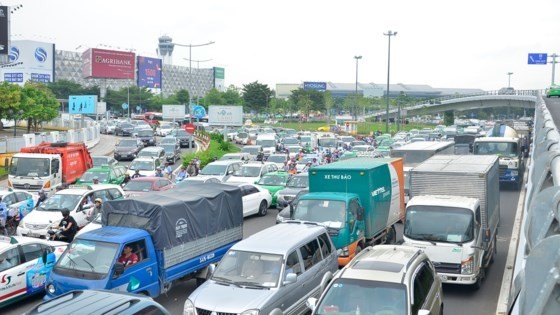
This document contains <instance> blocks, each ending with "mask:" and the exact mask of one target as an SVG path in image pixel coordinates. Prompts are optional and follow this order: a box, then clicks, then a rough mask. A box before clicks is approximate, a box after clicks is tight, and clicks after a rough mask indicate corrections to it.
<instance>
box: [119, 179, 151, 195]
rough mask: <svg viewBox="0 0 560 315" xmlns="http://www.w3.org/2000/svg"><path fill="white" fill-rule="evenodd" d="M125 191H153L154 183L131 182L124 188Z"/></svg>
mask: <svg viewBox="0 0 560 315" xmlns="http://www.w3.org/2000/svg"><path fill="white" fill-rule="evenodd" d="M123 190H124V191H146V192H147V191H151V190H152V182H148V181H142V180H131V181H130V182H128V183H127V184H126V185H125V186H124V187H123Z"/></svg>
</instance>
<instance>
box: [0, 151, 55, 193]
mask: <svg viewBox="0 0 560 315" xmlns="http://www.w3.org/2000/svg"><path fill="white" fill-rule="evenodd" d="M62 183H63V181H62V167H61V157H60V155H54V154H36V153H17V154H15V155H14V156H12V161H11V164H10V172H9V175H8V186H9V187H12V188H14V189H22V190H27V191H32V192H38V191H39V190H41V189H44V190H45V191H47V192H48V194H52V193H54V189H55V187H57V186H60V185H61V184H62Z"/></svg>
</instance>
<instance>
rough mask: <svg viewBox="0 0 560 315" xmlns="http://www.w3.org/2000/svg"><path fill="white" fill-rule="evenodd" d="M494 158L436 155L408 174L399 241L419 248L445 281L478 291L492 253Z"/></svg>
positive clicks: (496, 207) (496, 196)
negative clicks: (408, 189)
mask: <svg viewBox="0 0 560 315" xmlns="http://www.w3.org/2000/svg"><path fill="white" fill-rule="evenodd" d="M498 168H499V167H498V156H496V155H493V156H492V155H479V156H477V155H436V156H433V157H431V158H430V159H428V160H426V161H425V162H424V163H422V164H420V165H418V166H416V167H415V168H414V169H412V171H411V173H410V176H411V177H410V188H411V189H410V194H411V199H410V201H409V202H408V204H407V206H406V216H405V223H404V233H403V240H404V244H405V245H410V246H415V247H418V248H421V249H423V250H424V251H425V252H426V253H427V254H428V256H429V257H430V260H431V261H432V262H433V264H434V266H435V268H436V271H437V272H438V275H439V277H440V278H441V280H442V282H443V283H454V284H463V285H474V287H475V288H477V289H478V288H480V286H481V284H482V281H483V280H484V278H485V277H486V268H487V267H488V265H489V264H490V263H491V262H493V260H494V257H495V255H496V251H497V247H496V235H497V233H498V223H499V222H500V188H499V181H498Z"/></svg>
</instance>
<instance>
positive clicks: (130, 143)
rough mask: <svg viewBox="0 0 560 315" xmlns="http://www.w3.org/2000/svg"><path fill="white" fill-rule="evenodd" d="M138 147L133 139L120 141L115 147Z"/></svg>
mask: <svg viewBox="0 0 560 315" xmlns="http://www.w3.org/2000/svg"><path fill="white" fill-rule="evenodd" d="M137 145H138V142H137V141H136V140H133V139H129V140H126V139H125V140H121V142H119V144H118V145H117V146H118V147H135V146H137Z"/></svg>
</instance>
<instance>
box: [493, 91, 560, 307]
mask: <svg viewBox="0 0 560 315" xmlns="http://www.w3.org/2000/svg"><path fill="white" fill-rule="evenodd" d="M533 135H534V137H533V144H532V152H531V159H530V165H529V166H528V169H529V172H528V180H527V191H526V198H525V201H524V207H523V217H522V219H521V222H520V231H521V232H520V234H519V239H518V243H517V252H516V255H515V257H516V258H515V263H514V266H513V271H511V270H509V271H508V270H507V269H508V267H510V268H511V266H510V265H508V263H507V262H506V273H505V275H504V277H507V276H508V272H513V274H512V275H511V279H513V280H512V281H511V283H506V285H508V284H509V285H510V290H508V291H509V292H505V293H506V294H508V297H507V301H503V300H505V299H502V298H500V300H501V302H498V309H497V312H496V313H497V314H514V315H517V314H535V315H536V314H560V298H559V297H560V211H559V204H560V133H559V132H558V128H557V127H556V125H555V124H554V121H553V120H552V116H551V114H550V112H549V111H548V109H547V108H546V106H545V104H544V100H543V98H542V95H540V93H539V95H538V96H537V104H536V110H535V122H534V132H533ZM515 239H516V236H515V235H513V234H512V242H513V241H514V240H515ZM504 279H507V278H504Z"/></svg>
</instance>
